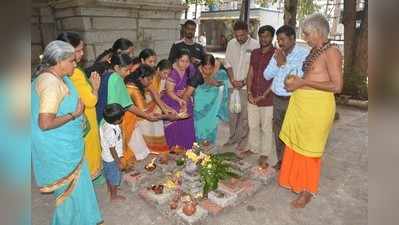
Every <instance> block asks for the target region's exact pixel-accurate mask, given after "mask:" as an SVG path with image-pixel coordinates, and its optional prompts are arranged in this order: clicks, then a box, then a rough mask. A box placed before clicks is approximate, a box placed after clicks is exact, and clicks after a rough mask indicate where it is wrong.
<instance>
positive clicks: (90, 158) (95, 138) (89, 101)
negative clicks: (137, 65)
mask: <svg viewBox="0 0 399 225" xmlns="http://www.w3.org/2000/svg"><path fill="white" fill-rule="evenodd" d="M70 79H71V81H72V83H73V85H74V86H75V88H76V90H77V92H78V93H79V97H80V99H81V100H82V102H83V104H84V105H85V109H84V114H85V115H86V118H87V120H88V122H89V124H90V130H89V132H88V133H87V135H86V136H85V138H84V141H85V158H86V161H87V165H88V167H89V171H90V176H91V178H92V180H94V179H96V178H97V177H98V176H99V175H100V174H101V170H102V165H101V146H100V136H99V131H98V124H97V113H96V104H97V96H96V95H95V94H93V92H92V91H93V90H92V87H91V84H90V82H89V81H88V80H87V78H86V74H85V73H84V72H83V70H81V69H80V68H75V70H74V72H73V74H72V76H71V77H70Z"/></svg>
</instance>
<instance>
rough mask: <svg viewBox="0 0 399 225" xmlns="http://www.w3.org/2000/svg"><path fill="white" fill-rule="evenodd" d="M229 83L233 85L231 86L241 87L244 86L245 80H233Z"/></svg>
mask: <svg viewBox="0 0 399 225" xmlns="http://www.w3.org/2000/svg"><path fill="white" fill-rule="evenodd" d="M231 84H232V85H233V88H236V89H241V88H242V87H244V86H245V85H246V81H245V80H233V81H232V82H231Z"/></svg>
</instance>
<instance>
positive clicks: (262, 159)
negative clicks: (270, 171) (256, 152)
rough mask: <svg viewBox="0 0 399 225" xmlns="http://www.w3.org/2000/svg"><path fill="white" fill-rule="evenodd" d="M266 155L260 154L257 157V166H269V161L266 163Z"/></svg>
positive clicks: (263, 167)
mask: <svg viewBox="0 0 399 225" xmlns="http://www.w3.org/2000/svg"><path fill="white" fill-rule="evenodd" d="M267 159H268V157H267V156H264V155H261V156H260V157H259V159H258V166H259V168H261V169H263V170H266V169H267V168H268V167H269V163H267Z"/></svg>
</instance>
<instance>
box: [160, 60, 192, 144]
mask: <svg viewBox="0 0 399 225" xmlns="http://www.w3.org/2000/svg"><path fill="white" fill-rule="evenodd" d="M190 73H191V72H190V70H186V71H185V73H184V74H183V75H182V76H180V75H179V73H178V72H177V70H176V69H174V68H173V69H172V71H171V72H170V74H169V77H168V82H173V83H174V84H175V89H174V93H175V94H176V95H177V96H180V95H181V94H182V93H183V92H184V90H185V88H186V87H187V80H188V78H189V76H190ZM161 99H162V101H164V102H165V104H166V105H168V106H170V107H171V108H173V109H174V110H175V111H176V112H179V111H180V105H179V103H178V102H176V101H175V100H173V99H172V98H171V97H169V95H167V94H164V95H162V97H161ZM187 113H188V114H189V117H188V118H187V119H181V120H176V121H164V126H165V137H166V142H167V143H168V146H169V148H173V147H174V146H180V147H183V148H184V149H191V148H192V145H193V143H194V141H195V131H194V119H193V101H192V99H191V98H190V99H189V100H188V101H187Z"/></svg>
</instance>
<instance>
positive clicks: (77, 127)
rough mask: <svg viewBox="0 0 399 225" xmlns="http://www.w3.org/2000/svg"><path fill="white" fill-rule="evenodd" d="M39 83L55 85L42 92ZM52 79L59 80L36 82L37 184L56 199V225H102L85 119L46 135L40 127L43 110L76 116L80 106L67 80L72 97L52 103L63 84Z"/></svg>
mask: <svg viewBox="0 0 399 225" xmlns="http://www.w3.org/2000/svg"><path fill="white" fill-rule="evenodd" d="M39 79H41V80H49V81H50V82H47V81H46V82H47V84H50V83H53V84H55V85H47V86H46V87H44V88H43V89H42V91H40V92H39V91H38V86H37V82H38V80H39ZM51 79H53V80H54V79H58V78H55V77H54V76H53V75H51V74H50V75H49V74H46V73H44V74H41V75H40V76H38V77H37V78H36V79H35V80H34V81H33V82H32V91H31V101H32V104H31V112H32V118H31V129H32V166H33V170H34V174H35V178H36V182H37V185H38V186H39V187H40V191H42V192H45V193H50V192H52V193H53V194H54V196H55V197H56V208H55V211H54V215H53V219H52V224H53V225H64V224H65V225H80V224H87V225H94V224H99V223H101V222H102V218H101V213H100V209H99V206H98V203H97V199H96V194H95V192H94V189H93V184H92V182H91V178H90V174H89V170H88V167H87V163H86V160H85V159H84V140H83V130H82V123H83V116H80V117H79V118H76V119H75V120H72V121H69V122H67V123H66V124H64V125H62V126H60V127H58V128H54V129H50V130H46V131H44V130H42V129H41V128H40V127H39V123H38V120H39V113H42V112H43V110H42V109H43V107H46V109H50V108H51V109H55V110H54V111H55V112H56V115H57V116H62V115H66V114H67V113H70V112H74V111H75V109H76V105H77V102H78V98H79V96H78V93H77V91H76V89H75V87H74V86H73V84H72V82H71V80H70V79H69V78H68V77H64V78H63V81H64V82H65V84H66V87H67V89H68V93H67V94H66V95H65V96H62V98H61V101H60V102H58V101H57V100H55V101H54V98H52V99H50V98H49V96H50V97H53V96H54V92H57V93H61V91H60V90H59V86H57V82H58V83H60V82H61V81H57V82H55V81H51ZM45 99H47V100H45ZM46 104H48V105H51V106H46ZM44 112H50V111H44Z"/></svg>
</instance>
